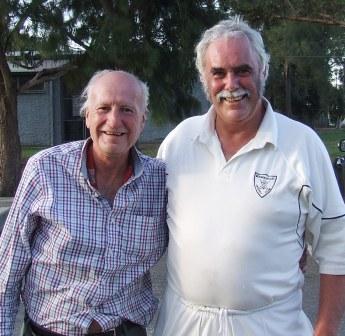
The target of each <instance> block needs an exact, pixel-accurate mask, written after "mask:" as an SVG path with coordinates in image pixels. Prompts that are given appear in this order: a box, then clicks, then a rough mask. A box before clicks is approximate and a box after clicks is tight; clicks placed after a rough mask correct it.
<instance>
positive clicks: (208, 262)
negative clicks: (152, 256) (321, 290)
mask: <svg viewBox="0 0 345 336" xmlns="http://www.w3.org/2000/svg"><path fill="white" fill-rule="evenodd" d="M265 102H266V104H267V110H266V113H265V116H264V119H263V121H262V123H261V125H260V128H259V130H258V132H257V135H256V136H255V138H253V139H252V140H251V141H250V142H249V143H248V144H246V145H245V146H244V147H243V148H242V149H241V150H240V151H239V152H237V153H236V154H235V155H234V156H233V157H232V158H231V159H230V160H228V161H226V160H225V158H224V155H223V153H222V150H221V146H220V143H219V140H218V137H217V134H216V132H215V127H214V112H213V109H212V107H211V109H210V110H209V112H208V113H207V114H205V115H203V116H197V117H192V118H189V119H187V120H185V121H184V122H182V123H181V124H180V125H179V126H177V127H176V129H174V130H173V131H172V132H171V133H170V134H169V135H168V137H167V138H166V139H165V141H164V142H163V143H162V145H161V147H160V150H159V154H158V156H159V157H160V158H162V159H163V160H164V161H165V162H166V164H167V173H168V177H167V187H168V193H169V201H168V225H169V229H170V236H169V237H170V238H169V249H168V261H167V262H168V286H169V287H170V288H171V289H172V290H173V291H174V292H175V293H177V294H178V295H179V296H180V297H181V298H182V299H183V300H185V301H186V302H189V303H191V304H195V305H201V306H207V307H219V308H225V309H231V310H236V311H245V312H248V311H255V310H258V309H262V308H264V307H269V306H271V305H274V304H275V303H277V302H279V301H284V300H285V299H286V298H288V297H290V296H291V295H293V294H296V292H297V291H299V289H300V288H301V286H302V285H303V274H302V273H301V271H300V269H299V264H298V263H299V259H300V257H301V254H302V251H303V247H304V232H305V230H306V228H308V229H309V230H310V231H311V232H312V234H313V236H314V240H313V255H314V257H315V258H316V259H317V260H318V261H319V264H320V272H321V273H328V274H345V220H344V218H345V217H344V214H345V207H344V202H343V200H342V197H341V195H340V193H339V189H338V186H337V182H336V179H335V177H334V173H333V169H332V165H331V162H330V159H329V156H328V153H327V151H326V149H325V147H324V145H323V143H322V142H321V140H320V139H319V137H318V136H317V135H316V134H315V133H314V132H313V131H312V130H311V129H310V128H308V127H307V126H305V125H303V124H301V123H299V122H296V121H293V120H291V119H289V118H287V117H285V116H283V115H281V114H278V113H276V112H274V111H273V110H272V108H271V106H270V104H269V103H268V101H265Z"/></svg>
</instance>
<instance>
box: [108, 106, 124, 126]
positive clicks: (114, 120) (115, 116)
mask: <svg viewBox="0 0 345 336" xmlns="http://www.w3.org/2000/svg"><path fill="white" fill-rule="evenodd" d="M107 123H108V125H109V126H110V127H113V128H115V127H117V126H119V125H121V124H122V121H121V113H120V110H119V109H118V108H117V107H116V106H113V107H112V108H111V110H110V111H109V113H108V118H107Z"/></svg>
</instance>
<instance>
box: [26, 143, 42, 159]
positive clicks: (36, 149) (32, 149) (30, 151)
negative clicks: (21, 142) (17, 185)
mask: <svg viewBox="0 0 345 336" xmlns="http://www.w3.org/2000/svg"><path fill="white" fill-rule="evenodd" d="M44 148H45V147H36V146H22V159H24V160H27V159H28V158H29V157H30V156H32V155H34V154H36V153H37V152H39V151H40V150H42V149H44Z"/></svg>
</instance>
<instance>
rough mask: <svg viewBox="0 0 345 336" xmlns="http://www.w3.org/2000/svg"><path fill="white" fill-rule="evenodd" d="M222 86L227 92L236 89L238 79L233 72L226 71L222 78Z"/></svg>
mask: <svg viewBox="0 0 345 336" xmlns="http://www.w3.org/2000/svg"><path fill="white" fill-rule="evenodd" d="M224 86H225V89H227V90H230V91H231V90H234V89H238V87H239V77H238V76H237V75H236V73H234V72H233V71H228V72H227V73H226V76H225V77H224Z"/></svg>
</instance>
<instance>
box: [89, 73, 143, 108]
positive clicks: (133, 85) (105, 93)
mask: <svg viewBox="0 0 345 336" xmlns="http://www.w3.org/2000/svg"><path fill="white" fill-rule="evenodd" d="M89 96H90V100H91V103H93V102H95V100H103V99H107V100H109V99H110V100H111V99H122V100H125V101H128V102H132V103H137V104H139V105H140V109H143V105H144V97H143V90H142V88H141V86H140V84H139V83H138V81H137V79H136V78H135V77H134V76H131V75H130V74H126V73H116V72H114V73H109V74H106V75H104V76H102V77H100V78H98V79H97V80H95V82H94V83H93V84H92V86H91V87H90V92H89Z"/></svg>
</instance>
